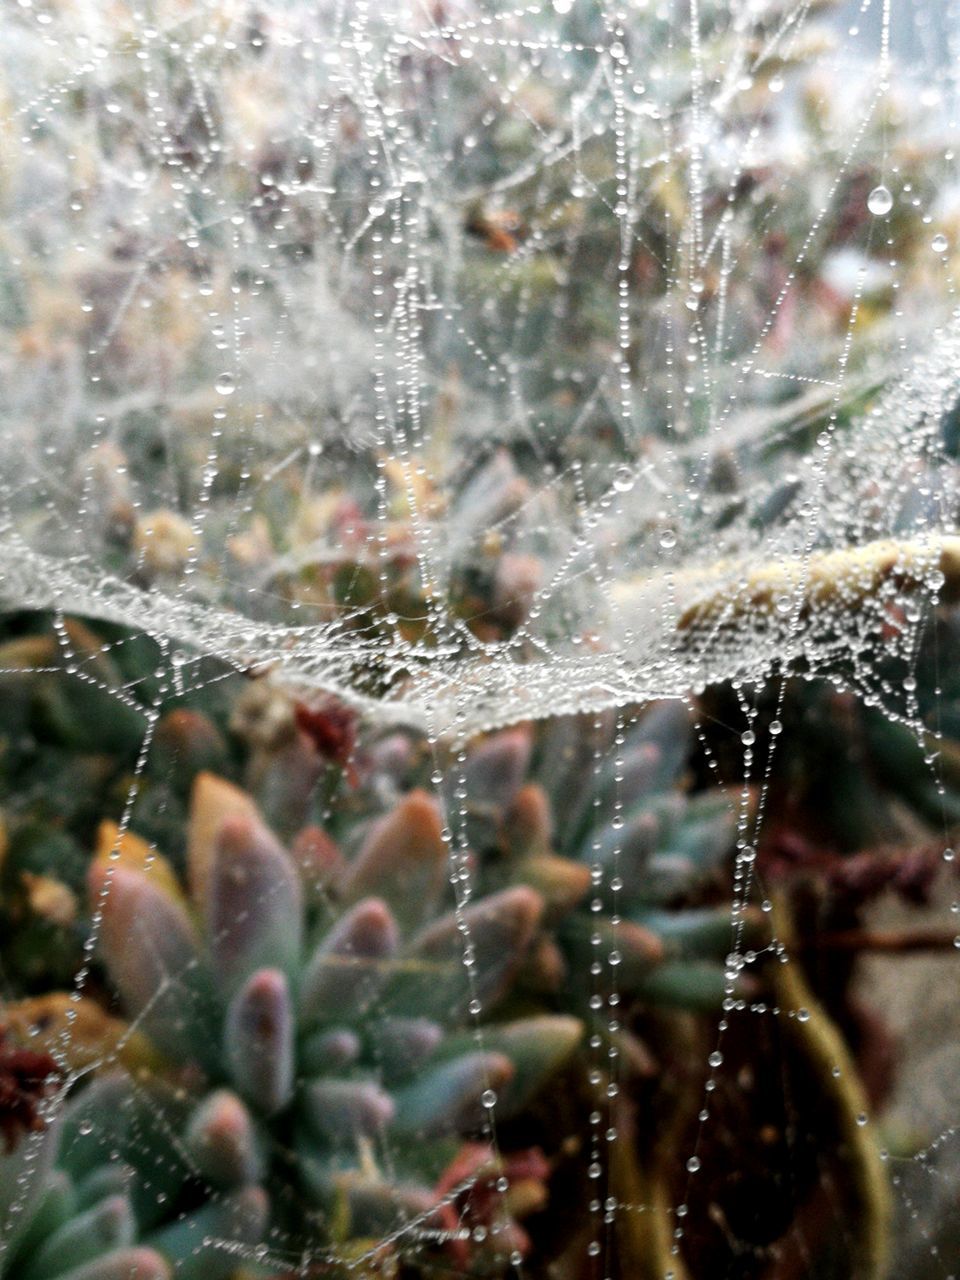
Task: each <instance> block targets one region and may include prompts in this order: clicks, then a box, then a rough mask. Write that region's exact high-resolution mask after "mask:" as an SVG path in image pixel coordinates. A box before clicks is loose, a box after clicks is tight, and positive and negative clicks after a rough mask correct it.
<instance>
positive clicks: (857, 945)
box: [800, 929, 960, 955]
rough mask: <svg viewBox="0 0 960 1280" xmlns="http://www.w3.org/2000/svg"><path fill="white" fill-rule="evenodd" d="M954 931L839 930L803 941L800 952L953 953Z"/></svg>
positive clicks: (954, 945) (954, 947)
mask: <svg viewBox="0 0 960 1280" xmlns="http://www.w3.org/2000/svg"><path fill="white" fill-rule="evenodd" d="M958 936H960V934H958V932H957V930H956V929H954V930H949V929H899V930H898V929H841V930H838V931H837V932H835V933H822V934H820V935H819V936H817V937H811V938H806V939H804V940H803V941H802V942H801V944H800V947H801V950H804V951H878V952H886V953H888V954H891V955H892V954H900V953H903V952H911V951H953V950H955V949H956V945H957V938H958Z"/></svg>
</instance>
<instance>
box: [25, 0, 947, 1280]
mask: <svg viewBox="0 0 960 1280" xmlns="http://www.w3.org/2000/svg"><path fill="white" fill-rule="evenodd" d="M910 9H911V7H910V6H908V5H906V4H905V3H896V4H892V5H891V4H890V3H882V2H881V0H864V3H862V4H859V5H853V6H850V7H848V8H843V9H841V10H840V11H839V12H835V11H832V10H831V11H826V12H824V11H823V10H822V8H821V6H818V5H815V4H813V5H811V4H809V3H807V2H806V0H801V2H800V3H797V4H790V3H785V4H781V3H779V2H778V0H770V2H769V3H754V4H738V5H732V4H729V3H710V2H701V3H699V4H698V3H696V0H692V2H691V3H690V4H689V5H679V4H667V3H633V4H630V5H629V6H628V5H624V6H622V7H618V6H616V5H611V6H603V5H601V4H598V3H594V2H593V0H555V2H554V3H553V4H552V5H546V4H542V5H537V4H534V5H523V6H517V7H509V6H507V5H494V4H486V5H485V4H475V3H468V2H467V0H459V2H457V0H451V2H450V3H445V2H444V0H437V3H434V4H415V3H412V2H411V3H409V4H406V3H399V2H398V0H393V3H389V4H382V5H381V4H378V5H374V4H365V3H362V2H361V0H353V3H349V4H345V5H340V4H334V3H329V2H328V0H315V2H314V3H305V2H303V3H301V2H300V0H290V2H287V3H282V2H281V0H264V2H263V3H260V4H251V3H248V2H247V0H216V3H213V2H208V3H203V2H196V3H187V2H186V0H158V2H157V3H154V4H150V5H148V4H143V5H142V6H138V5H137V4H136V3H134V2H133V0H128V2H125V3H121V4H118V5H115V6H112V7H110V8H108V7H107V6H105V5H103V4H101V3H99V0H73V2H68V0H59V3H54V2H53V0H51V2H50V3H45V2H44V0H26V2H24V0H20V3H18V4H10V5H8V6H7V7H6V8H5V11H4V14H3V17H2V20H0V22H2V26H0V30H2V34H3V39H2V42H0V65H2V93H3V105H2V116H3V121H4V128H3V133H2V136H0V147H2V157H3V165H2V168H3V174H2V180H0V206H2V239H0V317H2V323H3V326H4V336H3V340H2V344H0V383H2V385H0V461H2V470H0V598H2V601H3V604H4V607H5V608H10V609H24V608H27V609H31V608H43V609H52V610H54V611H55V612H57V613H71V614H79V615H87V616H91V617H95V618H102V619H107V620H110V621H113V622H119V623H122V624H124V625H125V626H126V627H128V628H130V629H131V630H132V632H133V633H142V634H147V635H149V636H151V637H153V638H156V639H157V640H159V641H161V642H162V646H163V652H164V653H165V654H167V655H169V656H170V659H171V665H172V667H173V669H174V683H175V687H176V682H177V681H182V682H184V683H186V684H187V686H188V687H189V686H191V685H193V684H195V683H196V682H198V681H200V680H202V679H203V678H204V673H205V672H206V671H207V670H209V668H208V667H206V666H204V665H203V664H201V663H200V662H198V661H197V659H198V657H199V656H201V655H210V656H214V657H216V658H219V659H222V660H223V661H224V662H225V663H226V664H227V665H228V666H229V667H232V668H236V667H240V668H244V669H247V668H255V669H257V670H264V671H269V672H270V673H271V674H272V676H273V678H274V679H275V680H277V681H280V682H286V683H288V684H290V685H293V686H298V687H304V688H307V689H318V688H322V689H328V690H333V691H336V692H339V693H340V694H342V695H343V696H344V697H346V698H348V699H350V700H352V701H353V702H355V703H356V704H358V705H359V706H361V707H363V708H364V709H365V710H367V711H368V712H369V713H370V715H371V718H373V719H375V720H376V721H378V722H380V723H384V722H387V721H391V720H392V721H400V722H404V723H409V724H412V725H416V726H419V727H422V728H425V729H426V730H427V731H428V732H429V733H430V735H431V736H434V737H439V736H441V735H443V734H447V733H450V732H453V733H454V734H456V735H458V736H459V737H460V738H461V739H464V738H466V737H467V736H469V735H470V734H471V733H473V732H475V731H476V730H477V729H480V728H487V727H490V726H493V725H498V724H506V723H509V722H511V721H520V720H528V719H531V718H534V717H546V716H552V715H555V714H557V713H564V712H576V711H580V712H583V711H598V710H599V709H601V708H604V707H610V706H612V705H614V704H619V705H627V704H634V703H638V702H642V701H645V700H647V699H650V698H652V697H662V696H672V697H685V696H688V695H689V693H690V691H694V692H696V691H700V690H702V689H703V688H704V687H706V686H707V685H710V684H712V683H715V682H718V681H725V680H732V681H736V682H738V683H739V684H740V686H741V687H742V686H743V685H744V683H747V682H757V683H760V682H762V681H763V680H765V679H766V678H767V677H769V676H770V675H771V674H776V675H787V674H790V673H797V674H800V675H810V676H819V675H826V676H832V677H835V678H836V679H837V680H841V681H843V682H845V683H846V684H847V685H849V686H852V687H854V688H856V689H857V690H858V691H859V692H860V693H861V694H863V695H864V696H865V697H867V698H869V699H871V700H879V701H880V702H882V703H883V705H884V706H885V707H886V708H887V709H888V710H889V711H891V712H894V713H897V714H905V715H907V717H908V718H910V719H911V720H914V721H915V720H916V719H917V717H916V715H915V707H914V705H913V701H912V699H911V690H912V687H913V685H912V683H911V682H912V670H913V662H914V659H915V656H916V651H917V645H918V642H919V639H920V636H921V634H922V631H923V628H924V625H925V622H926V618H927V609H926V606H927V605H928V604H929V603H930V602H931V601H933V600H936V599H949V598H951V597H952V596H953V595H954V594H955V593H956V592H957V591H958V589H960V549H958V544H957V543H956V542H955V541H954V532H955V530H954V522H955V514H956V500H957V494H956V476H955V470H954V462H953V458H954V455H955V453H956V448H957V441H956V432H957V414H956V405H957V401H958V399H960V316H958V311H957V300H956V296H955V285H954V279H955V275H954V272H955V264H956V253H957V250H958V247H960V193H958V190H957V186H956V178H955V171H956V159H955V153H954V147H955V145H956V127H955V118H956V109H957V87H956V84H955V82H954V79H953V75H952V71H951V62H950V59H949V58H948V59H947V60H946V61H945V62H941V61H940V60H939V58H940V55H941V53H942V48H943V42H942V41H941V40H940V39H939V37H937V35H936V34H935V26H934V22H933V19H931V21H930V23H929V24H927V25H925V23H924V20H923V17H922V15H921V16H920V17H919V18H918V17H917V16H916V15H915V14H913V13H912V12H910ZM947 10H949V11H950V12H951V13H953V16H954V18H955V17H956V14H955V12H954V10H955V6H954V7H953V8H951V6H950V5H949V4H948V5H946V6H945V12H946V11H947ZM947 29H948V30H953V31H957V30H958V29H960V28H958V27H957V26H954V27H952V28H950V27H949V24H947ZM954 39H955V37H954ZM947 43H948V44H949V39H948V41H947ZM952 52H953V53H956V50H953V51H952ZM952 63H953V65H954V66H955V65H957V59H956V57H955V56H954V57H953V59H952ZM181 687H182V686H181ZM118 696H120V693H119V692H118ZM618 727H620V728H622V725H618ZM605 749H606V750H607V752H608V754H609V755H611V756H615V754H616V753H615V752H614V750H613V747H612V746H610V744H609V743H608V744H607V745H606V748H605ZM591 767H594V768H596V769H597V770H598V771H600V770H601V769H602V767H603V761H601V759H600V749H599V748H598V751H597V758H596V759H595V760H594V761H592V764H591ZM134 791H135V788H132V789H131V795H130V799H129V802H128V810H127V813H128V814H129V810H130V806H131V805H132V803H133V795H134ZM737 803H738V802H737V801H736V800H734V801H733V806H732V807H733V808H736V807H737ZM743 843H744V842H743V841H741V844H743ZM743 853H744V850H743V849H741V858H740V859H738V869H739V872H740V873H742V876H741V880H740V881H739V883H738V888H737V890H736V893H737V895H738V896H737V898H736V901H735V902H734V906H735V907H737V906H739V905H740V904H741V902H742V901H745V900H746V896H747V894H748V893H749V871H748V869H745V868H747V863H746V862H745V861H744V859H743V856H742V855H743ZM92 944H93V939H91V946H92ZM597 1060H598V1061H599V1051H598V1054H597ZM593 1137H594V1138H595V1139H596V1140H597V1141H598V1142H599V1130H598V1131H597V1133H596V1134H594V1135H593ZM938 1141H939V1139H938ZM690 1160H691V1161H692V1162H696V1161H697V1157H696V1155H695V1153H690ZM687 1168H688V1169H690V1170H691V1171H694V1169H695V1163H690V1164H688V1165H687ZM620 1207H621V1209H624V1210H629V1209H631V1208H637V1206H626V1205H625V1206H620ZM638 1211H639V1210H638ZM422 1227H423V1222H422V1221H416V1220H415V1221H413V1222H411V1223H409V1224H407V1225H406V1227H405V1228H404V1230H405V1231H406V1232H407V1233H409V1234H411V1235H414V1236H415V1235H416V1233H417V1231H418V1230H422ZM223 1243H224V1244H225V1245H227V1246H229V1244H230V1242H229V1241H225V1242H223ZM279 1261H280V1262H282V1263H283V1265H284V1266H292V1265H294V1263H293V1262H292V1261H291V1259H288V1258H286V1257H283V1258H280V1259H279Z"/></svg>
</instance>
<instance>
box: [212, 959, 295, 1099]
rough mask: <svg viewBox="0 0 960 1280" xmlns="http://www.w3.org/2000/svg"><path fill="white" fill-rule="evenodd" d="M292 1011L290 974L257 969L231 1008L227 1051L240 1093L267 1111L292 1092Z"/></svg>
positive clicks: (228, 1019) (226, 1030)
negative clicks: (287, 977)
mask: <svg viewBox="0 0 960 1280" xmlns="http://www.w3.org/2000/svg"><path fill="white" fill-rule="evenodd" d="M294 1034H295V1022H294V1010H293V1001H292V999H291V996H290V988H289V986H288V984H287V979H286V976H285V975H284V974H283V973H281V972H280V970H279V969H259V970H258V971H257V972H256V973H254V974H253V975H252V976H251V977H250V978H249V979H248V981H247V982H246V983H245V984H244V985H243V986H242V987H241V988H240V990H239V991H238V992H237V994H236V995H235V996H234V998H233V1000H232V1001H231V1002H230V1006H229V1008H228V1009H227V1017H226V1025H225V1029H224V1050H225V1058H226V1062H227V1064H228V1066H229V1070H230V1075H231V1078H232V1080H233V1082H234V1084H235V1085H236V1087H237V1089H238V1090H239V1092H240V1093H241V1094H242V1095H243V1097H244V1098H246V1099H247V1101H248V1102H250V1103H251V1104H252V1105H253V1106H254V1107H256V1108H257V1109H258V1110H260V1111H263V1112H264V1113H265V1114H266V1115H272V1114H273V1113H274V1112H276V1111H281V1110H282V1109H283V1108H284V1107H285V1106H286V1105H287V1103H288V1102H289V1101H290V1099H291V1098H292V1096H293V1084H294V1069H295V1068H294Z"/></svg>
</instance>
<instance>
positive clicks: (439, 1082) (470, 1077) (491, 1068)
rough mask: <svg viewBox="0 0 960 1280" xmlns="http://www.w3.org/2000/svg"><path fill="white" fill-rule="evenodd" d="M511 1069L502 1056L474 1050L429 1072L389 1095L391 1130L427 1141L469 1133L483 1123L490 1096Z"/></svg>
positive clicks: (507, 1078) (495, 1091)
mask: <svg viewBox="0 0 960 1280" xmlns="http://www.w3.org/2000/svg"><path fill="white" fill-rule="evenodd" d="M513 1074H514V1067H513V1064H512V1062H511V1061H510V1059H509V1058H508V1057H506V1056H505V1055H504V1054H502V1053H493V1052H483V1051H475V1052H473V1053H468V1054H463V1055H462V1056H460V1057H458V1058H454V1059H453V1060H452V1061H450V1062H442V1063H440V1064H438V1065H437V1066H435V1067H432V1068H428V1069H427V1070H425V1071H424V1072H423V1074H422V1075H421V1076H420V1077H419V1078H418V1079H416V1080H415V1081H413V1082H412V1083H411V1084H408V1085H406V1086H405V1087H404V1088H402V1089H399V1090H397V1092H396V1093H395V1094H394V1100H395V1102H396V1115H395V1117H394V1120H393V1125H392V1130H393V1132H394V1133H396V1134H399V1135H401V1136H404V1137H409V1138H417V1139H426V1138H439V1137H445V1136H447V1135H449V1134H456V1133H465V1132H470V1131H472V1130H474V1129H478V1128H479V1127H480V1126H481V1124H482V1123H483V1119H484V1116H485V1114H486V1110H487V1108H486V1107H485V1106H484V1101H485V1100H486V1098H487V1097H488V1096H489V1097H490V1098H491V1099H492V1100H491V1103H490V1105H491V1106H492V1105H494V1102H495V1095H496V1093H497V1092H498V1091H499V1090H501V1089H503V1087H504V1086H505V1085H506V1084H507V1083H508V1082H509V1081H510V1080H511V1079H512V1078H513Z"/></svg>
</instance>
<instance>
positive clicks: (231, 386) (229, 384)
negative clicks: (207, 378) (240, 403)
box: [213, 373, 237, 396]
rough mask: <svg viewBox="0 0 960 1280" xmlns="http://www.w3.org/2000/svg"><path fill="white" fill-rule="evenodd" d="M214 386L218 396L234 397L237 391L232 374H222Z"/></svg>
mask: <svg viewBox="0 0 960 1280" xmlns="http://www.w3.org/2000/svg"><path fill="white" fill-rule="evenodd" d="M213 385H214V388H215V390H216V392H217V395H218V396H232V395H233V393H234V391H236V389H237V387H236V383H235V382H234V380H233V374H231V373H221V375H220V377H219V378H218V379H217V380H216V382H215V383H214V384H213Z"/></svg>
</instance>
